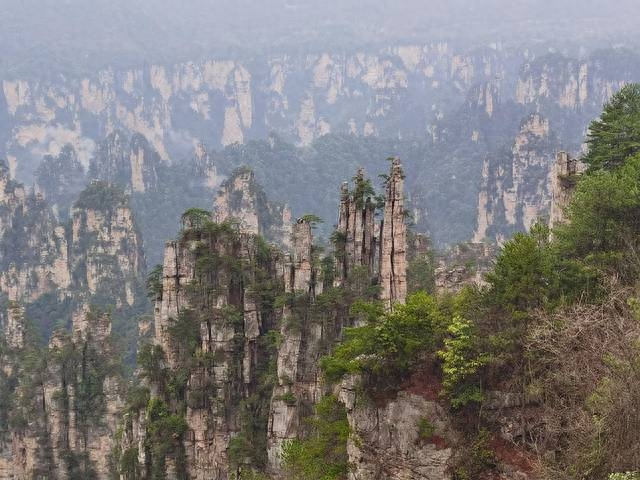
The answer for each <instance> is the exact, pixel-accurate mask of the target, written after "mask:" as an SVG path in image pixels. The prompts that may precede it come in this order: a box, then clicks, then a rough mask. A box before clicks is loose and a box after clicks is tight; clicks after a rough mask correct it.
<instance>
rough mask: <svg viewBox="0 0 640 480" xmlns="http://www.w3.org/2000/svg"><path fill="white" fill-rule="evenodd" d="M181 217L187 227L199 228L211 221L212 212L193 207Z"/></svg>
mask: <svg viewBox="0 0 640 480" xmlns="http://www.w3.org/2000/svg"><path fill="white" fill-rule="evenodd" d="M181 219H182V225H183V226H184V227H185V228H195V229H199V228H202V227H203V226H204V225H205V224H207V223H208V222H211V212H209V211H208V210H204V209H202V208H196V207H192V208H189V209H187V210H186V211H185V212H184V213H183V214H182V217H181Z"/></svg>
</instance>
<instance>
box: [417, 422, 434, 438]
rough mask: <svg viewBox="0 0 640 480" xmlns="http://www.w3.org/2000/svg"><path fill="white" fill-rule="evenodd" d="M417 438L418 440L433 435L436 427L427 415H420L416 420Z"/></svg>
mask: <svg viewBox="0 0 640 480" xmlns="http://www.w3.org/2000/svg"><path fill="white" fill-rule="evenodd" d="M417 426H418V438H419V439H420V440H429V439H430V438H431V437H433V434H434V433H435V431H436V429H435V427H434V426H433V424H432V423H431V422H430V421H429V419H428V418H427V417H422V418H420V420H418V425H417Z"/></svg>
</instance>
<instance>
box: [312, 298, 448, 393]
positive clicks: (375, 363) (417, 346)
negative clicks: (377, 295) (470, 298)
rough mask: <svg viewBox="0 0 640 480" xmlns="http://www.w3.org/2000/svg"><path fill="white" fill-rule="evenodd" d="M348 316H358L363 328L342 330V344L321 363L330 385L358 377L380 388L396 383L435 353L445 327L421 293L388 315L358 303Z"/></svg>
mask: <svg viewBox="0 0 640 480" xmlns="http://www.w3.org/2000/svg"><path fill="white" fill-rule="evenodd" d="M352 312H353V313H354V314H360V315H362V316H363V317H364V321H365V325H363V326H361V327H355V328H348V329H346V331H345V338H344V341H343V342H342V343H340V344H339V345H338V346H337V347H336V348H335V350H334V351H333V353H332V354H331V355H329V356H327V357H324V358H323V359H322V361H321V366H322V368H323V370H324V372H325V375H326V377H327V379H329V380H330V381H336V380H338V379H340V378H342V377H343V376H345V375H347V374H350V373H362V374H366V375H367V376H369V377H370V378H371V379H376V380H377V381H379V382H381V383H382V384H388V383H389V382H391V383H393V382H396V381H397V380H400V379H401V377H402V376H403V375H405V374H407V373H408V372H409V371H410V370H411V368H412V367H413V366H415V365H417V364H418V363H420V362H421V361H423V359H424V357H425V355H428V354H429V353H433V352H435V348H436V346H437V345H438V342H439V339H440V338H441V337H442V334H443V331H444V326H445V325H446V316H445V315H444V314H443V312H442V311H441V309H440V308H439V305H438V303H437V301H436V300H435V299H434V298H433V297H431V296H429V295H427V294H425V293H416V294H413V295H411V296H409V298H408V299H407V303H406V304H405V305H398V306H397V307H396V308H395V309H394V310H393V311H391V312H388V313H384V312H383V311H382V308H381V307H380V306H379V305H378V304H366V303H361V302H360V303H356V304H355V305H354V307H353V309H352Z"/></svg>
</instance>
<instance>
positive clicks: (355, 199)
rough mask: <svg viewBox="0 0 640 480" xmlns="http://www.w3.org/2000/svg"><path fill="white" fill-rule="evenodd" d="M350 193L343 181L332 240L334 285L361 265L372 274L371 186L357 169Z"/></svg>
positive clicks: (373, 235) (374, 252)
mask: <svg viewBox="0 0 640 480" xmlns="http://www.w3.org/2000/svg"><path fill="white" fill-rule="evenodd" d="M353 181H354V185H353V191H352V192H350V191H349V184H348V183H347V182H344V183H343V184H342V186H341V187H340V210H339V214H338V226H337V229H336V236H335V238H334V243H335V250H336V264H337V268H336V281H335V283H336V286H338V285H342V284H343V282H344V280H345V279H346V278H347V277H348V275H349V274H350V273H351V271H352V270H353V268H355V267H360V266H364V267H366V268H367V272H368V273H369V275H370V276H373V275H374V267H375V265H374V263H375V262H374V260H375V255H376V244H377V240H378V239H377V237H376V235H375V231H374V230H375V227H374V216H375V209H376V206H375V202H374V201H373V200H372V195H373V190H372V189H371V184H370V183H369V181H368V180H366V179H365V176H364V171H363V170H362V169H359V170H358V171H357V173H356V175H355V177H354V178H353Z"/></svg>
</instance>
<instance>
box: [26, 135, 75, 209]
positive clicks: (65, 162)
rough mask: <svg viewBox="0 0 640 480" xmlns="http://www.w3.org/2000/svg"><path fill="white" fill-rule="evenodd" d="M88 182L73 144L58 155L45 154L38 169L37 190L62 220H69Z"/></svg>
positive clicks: (65, 147) (66, 146)
mask: <svg viewBox="0 0 640 480" xmlns="http://www.w3.org/2000/svg"><path fill="white" fill-rule="evenodd" d="M85 184H86V178H85V171H84V167H83V166H82V164H81V163H80V161H79V160H78V156H77V155H76V152H75V150H74V149H73V147H72V146H71V145H65V146H64V147H63V148H62V150H61V151H60V153H59V154H58V155H56V156H53V155H45V156H44V158H43V159H42V162H41V163H40V166H39V167H38V169H37V170H36V191H37V192H38V193H40V194H42V196H43V198H44V199H45V200H46V201H47V203H48V204H49V205H50V206H51V209H52V210H53V212H54V214H55V215H56V217H57V218H58V219H60V220H61V221H64V220H67V219H68V217H69V211H70V209H71V206H72V205H73V202H74V201H75V200H76V198H78V194H79V193H80V192H81V191H82V190H83V189H84V187H85Z"/></svg>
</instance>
